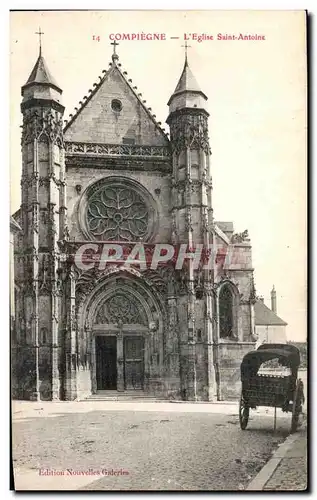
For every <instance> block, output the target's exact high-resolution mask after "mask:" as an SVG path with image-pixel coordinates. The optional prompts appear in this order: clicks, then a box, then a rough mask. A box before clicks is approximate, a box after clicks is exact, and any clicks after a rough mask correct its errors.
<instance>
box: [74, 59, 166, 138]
mask: <svg viewBox="0 0 317 500" xmlns="http://www.w3.org/2000/svg"><path fill="white" fill-rule="evenodd" d="M109 66H110V68H109V69H108V70H105V69H103V70H102V73H104V75H103V76H102V77H101V76H99V77H98V78H99V82H98V83H93V87H94V89H93V90H92V89H89V90H88V93H89V94H90V95H89V96H88V97H87V96H86V95H85V96H84V97H83V100H82V101H79V104H80V107H79V108H76V107H75V108H74V109H75V113H74V114H70V115H69V117H70V120H64V123H65V126H64V133H65V132H66V130H67V129H68V128H69V127H70V125H71V124H72V123H73V122H74V120H75V119H76V118H77V116H78V115H79V114H80V113H81V112H82V111H83V109H84V108H85V107H86V105H87V103H88V102H89V101H90V100H91V99H92V98H93V96H94V95H95V94H96V93H97V91H98V90H99V89H100V87H101V85H102V84H103V82H104V81H105V80H106V78H107V76H108V75H109V74H110V72H111V71H112V70H113V69H114V68H117V69H118V71H119V73H120V75H121V76H122V78H123V79H124V81H125V82H126V84H127V85H128V86H129V88H130V90H131V91H132V92H133V94H134V95H135V97H136V98H137V100H138V101H139V102H140V104H141V105H142V107H143V109H144V110H145V111H146V113H147V114H148V116H149V117H150V119H151V120H152V121H153V122H154V124H155V126H156V127H157V128H158V129H159V130H160V131H161V132H162V133H163V134H164V136H165V138H166V139H167V140H168V141H169V134H168V132H166V131H165V129H164V128H162V127H161V124H162V122H159V121H157V120H156V115H155V114H154V113H153V114H152V112H151V111H152V108H151V107H147V106H146V105H145V103H146V100H142V99H141V97H142V93H137V92H136V90H137V86H134V87H133V86H132V85H131V84H132V79H127V78H126V76H127V75H128V72H127V71H122V70H121V63H116V62H112V63H111V62H110V63H109Z"/></svg>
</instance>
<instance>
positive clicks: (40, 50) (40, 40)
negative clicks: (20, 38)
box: [35, 26, 44, 56]
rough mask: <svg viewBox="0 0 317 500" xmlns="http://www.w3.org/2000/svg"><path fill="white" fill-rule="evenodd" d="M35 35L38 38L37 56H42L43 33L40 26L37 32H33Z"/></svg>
mask: <svg viewBox="0 0 317 500" xmlns="http://www.w3.org/2000/svg"><path fill="white" fill-rule="evenodd" d="M35 34H36V35H38V36H39V55H40V56H41V55H42V35H44V33H43V31H41V26H39V30H38V31H36V32H35Z"/></svg>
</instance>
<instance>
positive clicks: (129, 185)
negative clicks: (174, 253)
mask: <svg viewBox="0 0 317 500" xmlns="http://www.w3.org/2000/svg"><path fill="white" fill-rule="evenodd" d="M83 210H84V212H85V221H84V226H85V228H86V231H85V232H87V233H88V234H87V236H88V237H89V239H94V240H98V241H134V242H135V241H146V240H148V239H149V238H150V236H151V234H152V233H153V227H154V219H155V217H154V212H155V210H154V207H153V202H152V200H151V199H150V194H149V193H147V192H145V190H144V189H143V188H142V187H141V186H138V185H137V183H134V182H131V181H129V180H128V179H121V180H114V179H113V178H112V179H106V180H103V181H99V182H97V183H96V184H94V185H93V186H91V187H90V188H89V189H88V190H87V193H85V207H84V208H83Z"/></svg>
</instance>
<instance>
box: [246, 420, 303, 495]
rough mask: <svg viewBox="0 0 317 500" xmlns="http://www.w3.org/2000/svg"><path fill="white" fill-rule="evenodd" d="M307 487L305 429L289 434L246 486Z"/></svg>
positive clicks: (270, 488) (264, 488) (265, 488)
mask: <svg viewBox="0 0 317 500" xmlns="http://www.w3.org/2000/svg"><path fill="white" fill-rule="evenodd" d="M306 489H307V429H306V428H303V429H300V430H299V431H298V432H297V433H295V434H291V435H290V436H289V437H288V438H287V439H286V440H285V442H284V443H283V444H282V445H281V446H280V447H279V448H278V450H277V451H276V452H275V453H274V455H273V457H272V458H271V460H270V461H269V462H268V463H267V464H266V465H265V466H264V467H263V469H262V470H261V471H260V472H259V474H258V475H257V476H256V477H255V478H254V479H253V481H252V482H251V483H250V484H249V486H248V487H247V490H253V491H305V490H306Z"/></svg>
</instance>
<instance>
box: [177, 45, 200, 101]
mask: <svg viewBox="0 0 317 500" xmlns="http://www.w3.org/2000/svg"><path fill="white" fill-rule="evenodd" d="M185 91H192V92H201V90H200V88H199V85H198V83H197V81H196V78H195V77H194V75H193V73H192V71H191V69H190V67H189V65H188V59H187V53H186V56H185V64H184V69H183V72H182V74H181V77H180V79H179V81H178V84H177V85H176V89H175V90H174V94H178V92H185Z"/></svg>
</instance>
